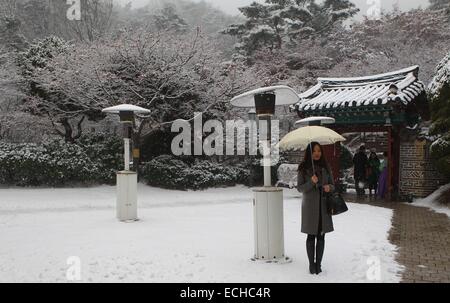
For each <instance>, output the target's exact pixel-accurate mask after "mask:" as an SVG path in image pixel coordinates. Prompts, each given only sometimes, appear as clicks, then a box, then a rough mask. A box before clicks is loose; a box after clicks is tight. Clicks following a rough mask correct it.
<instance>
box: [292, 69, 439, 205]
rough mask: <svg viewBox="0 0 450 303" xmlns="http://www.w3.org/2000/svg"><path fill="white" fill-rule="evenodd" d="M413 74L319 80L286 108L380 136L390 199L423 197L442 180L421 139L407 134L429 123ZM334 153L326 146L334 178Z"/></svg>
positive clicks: (415, 72)
mask: <svg viewBox="0 0 450 303" xmlns="http://www.w3.org/2000/svg"><path fill="white" fill-rule="evenodd" d="M418 75H419V67H418V66H412V67H409V68H405V69H402V70H399V71H395V72H390V73H386V74H380V75H374V76H368V77H358V78H319V79H318V83H317V85H315V86H314V87H312V88H311V89H309V90H308V91H306V92H304V93H302V94H301V95H300V97H301V100H300V101H299V102H298V103H297V104H295V105H294V106H292V107H291V109H292V110H294V111H296V112H297V114H298V116H299V117H300V118H307V117H311V116H327V117H333V118H335V119H336V124H334V125H331V126H327V127H330V128H332V129H334V130H335V131H337V132H338V133H340V134H345V133H375V132H377V133H379V132H383V133H385V134H386V142H385V144H384V145H383V146H384V147H383V148H385V149H386V150H378V152H385V151H386V152H388V157H389V174H388V175H389V177H388V184H389V186H388V188H389V199H390V198H393V199H396V198H403V199H404V198H405V197H408V196H409V197H411V196H412V197H423V196H426V195H428V194H430V193H431V192H433V191H434V190H435V189H436V188H437V186H439V184H440V180H441V179H442V178H441V176H439V175H438V173H437V172H436V171H435V169H434V168H433V166H432V164H431V161H430V159H429V153H428V152H427V150H428V148H427V146H428V145H427V142H426V140H424V139H423V138H422V139H421V138H419V137H418V136H414V135H412V136H411V134H414V133H416V129H417V128H418V127H419V125H420V124H421V122H422V121H428V120H429V119H430V113H429V105H428V101H427V96H426V87H425V85H424V83H422V82H421V81H420V80H419V78H418ZM336 151H337V152H336ZM339 151H340V144H337V145H336V146H335V147H333V146H331V147H326V148H325V153H326V155H327V157H328V159H333V160H332V161H329V162H330V164H331V165H332V169H333V172H334V176H335V178H336V179H337V178H338V176H339V155H340V152H339ZM336 181H337V180H336Z"/></svg>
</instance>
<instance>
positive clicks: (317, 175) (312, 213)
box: [297, 142, 335, 275]
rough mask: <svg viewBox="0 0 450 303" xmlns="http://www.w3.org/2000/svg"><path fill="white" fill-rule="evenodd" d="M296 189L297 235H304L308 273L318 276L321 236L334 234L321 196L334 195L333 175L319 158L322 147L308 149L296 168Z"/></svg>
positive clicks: (321, 256) (322, 239) (323, 245)
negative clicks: (298, 209) (298, 206)
mask: <svg viewBox="0 0 450 303" xmlns="http://www.w3.org/2000/svg"><path fill="white" fill-rule="evenodd" d="M311 150H312V151H311ZM313 163H314V164H313ZM313 165H314V168H313ZM297 189H298V191H299V192H301V193H303V199H302V229H301V231H302V233H305V234H307V235H308V237H307V239H306V252H307V254H308V259H309V272H310V273H311V274H317V275H318V274H319V273H321V272H322V258H323V253H324V250H325V234H326V233H330V232H332V231H334V227H333V219H332V217H331V215H330V214H329V213H328V211H327V207H326V199H325V197H324V196H325V193H332V192H334V190H335V187H334V179H333V173H332V171H331V169H330V167H329V166H328V163H327V161H326V159H325V156H324V155H323V150H322V146H321V145H320V144H319V143H317V142H314V143H312V144H310V145H309V146H308V148H307V149H306V152H305V156H304V159H303V162H302V163H300V165H299V168H298V182H297ZM316 240H317V244H316V243H315V242H316ZM314 257H315V260H314Z"/></svg>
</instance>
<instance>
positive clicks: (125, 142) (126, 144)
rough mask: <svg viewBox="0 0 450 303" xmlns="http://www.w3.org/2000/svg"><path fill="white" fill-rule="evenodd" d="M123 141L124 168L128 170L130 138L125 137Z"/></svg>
mask: <svg viewBox="0 0 450 303" xmlns="http://www.w3.org/2000/svg"><path fill="white" fill-rule="evenodd" d="M123 141H124V149H125V152H124V158H125V159H124V160H125V170H126V171H130V139H129V138H125V139H123Z"/></svg>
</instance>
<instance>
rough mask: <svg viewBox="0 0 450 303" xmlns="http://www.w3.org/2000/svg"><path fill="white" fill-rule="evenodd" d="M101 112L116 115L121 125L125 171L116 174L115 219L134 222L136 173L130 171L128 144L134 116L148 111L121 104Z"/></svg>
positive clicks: (135, 218) (135, 215)
mask: <svg viewBox="0 0 450 303" xmlns="http://www.w3.org/2000/svg"><path fill="white" fill-rule="evenodd" d="M102 112H104V113H107V114H117V115H119V117H120V123H122V125H123V141H124V163H125V169H124V170H123V171H118V172H117V202H116V212H117V219H119V221H121V222H127V221H128V222H134V221H137V220H138V217H137V173H136V172H134V171H131V170H130V143H131V138H132V135H133V126H134V118H135V115H136V114H149V113H150V111H149V110H148V109H145V108H142V107H139V106H135V105H129V104H122V105H118V106H113V107H109V108H105V109H104V110H102Z"/></svg>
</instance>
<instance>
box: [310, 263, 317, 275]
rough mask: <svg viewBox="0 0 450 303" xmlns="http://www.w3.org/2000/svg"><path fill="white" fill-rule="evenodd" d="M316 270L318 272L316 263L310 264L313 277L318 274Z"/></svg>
mask: <svg viewBox="0 0 450 303" xmlns="http://www.w3.org/2000/svg"><path fill="white" fill-rule="evenodd" d="M316 270H317V267H316V263H312V264H309V273H310V274H311V275H314V274H317V271H316Z"/></svg>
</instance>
